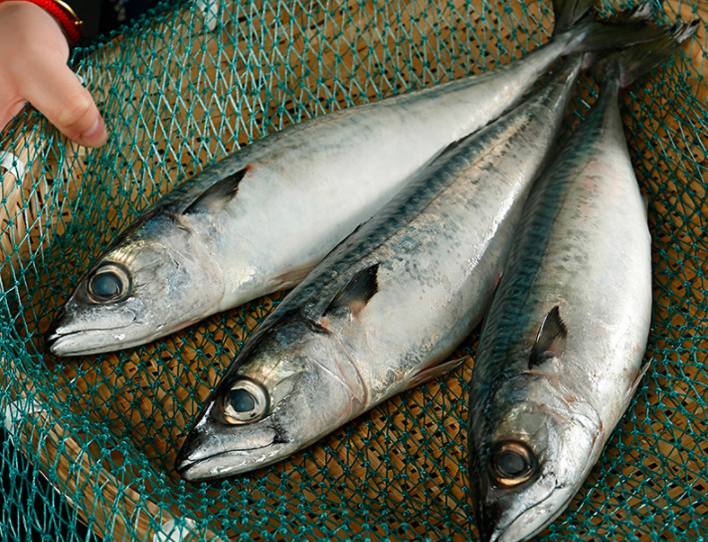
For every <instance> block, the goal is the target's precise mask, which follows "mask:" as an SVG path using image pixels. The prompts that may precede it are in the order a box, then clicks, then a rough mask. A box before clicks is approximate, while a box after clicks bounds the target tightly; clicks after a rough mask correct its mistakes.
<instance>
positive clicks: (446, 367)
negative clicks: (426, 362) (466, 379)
mask: <svg viewBox="0 0 708 542" xmlns="http://www.w3.org/2000/svg"><path fill="white" fill-rule="evenodd" d="M465 359H466V358H460V359H453V360H450V361H446V362H445V363H439V364H437V365H433V366H432V367H426V368H425V369H421V370H420V371H418V372H417V373H416V374H415V375H413V377H412V378H411V379H410V381H409V382H407V383H406V389H410V388H415V387H416V386H419V385H421V384H423V383H424V382H429V381H431V380H434V379H436V378H438V377H440V376H442V375H444V374H446V373H449V372H450V371H454V370H455V369H457V368H458V367H459V366H460V365H462V363H463V362H464V361H465Z"/></svg>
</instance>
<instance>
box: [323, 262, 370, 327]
mask: <svg viewBox="0 0 708 542" xmlns="http://www.w3.org/2000/svg"><path fill="white" fill-rule="evenodd" d="M378 271H379V264H378V263H375V264H374V265H371V266H369V267H367V268H365V269H362V270H361V271H358V272H357V273H356V274H355V275H354V276H353V277H352V279H351V280H350V281H349V283H347V285H346V286H345V287H344V288H342V289H341V290H340V291H339V292H338V293H337V295H335V296H334V299H332V301H331V302H330V304H329V305H328V306H327V308H326V309H325V311H324V313H322V315H323V316H326V315H327V314H328V313H330V312H332V311H335V310H337V309H341V308H344V307H347V308H348V309H349V310H351V311H352V312H353V313H354V314H359V312H361V310H362V309H363V308H364V307H366V304H367V303H368V302H369V300H370V299H371V298H372V297H374V295H375V294H376V292H378V291H379V284H378V281H377V275H378Z"/></svg>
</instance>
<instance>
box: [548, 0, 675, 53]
mask: <svg viewBox="0 0 708 542" xmlns="http://www.w3.org/2000/svg"><path fill="white" fill-rule="evenodd" d="M566 1H567V0H566ZM571 3H573V4H574V6H577V5H579V4H580V3H585V0H574V2H571ZM557 5H558V9H559V10H566V9H567V10H568V11H567V13H570V7H566V2H562V1H561V0H557ZM575 9H576V10H577V13H580V11H581V10H580V9H579V8H577V7H576V8H575ZM585 12H587V10H585ZM585 12H584V13H585ZM565 13H566V12H565V11H561V13H560V15H559V19H558V21H559V24H558V25H557V27H556V28H557V32H556V33H560V32H561V31H562V28H563V25H565V20H566V19H565V18H566V17H571V15H565ZM561 17H564V18H563V19H561ZM561 23H562V24H561ZM565 32H568V33H570V34H571V35H572V36H573V39H572V40H571V41H570V42H569V44H568V46H567V47H566V49H565V54H578V53H588V52H591V51H606V50H608V49H622V48H625V47H629V46H631V45H636V44H638V43H645V42H648V41H653V40H657V39H660V38H663V37H665V36H666V35H667V32H668V30H667V28H666V27H662V26H658V25H656V24H655V23H654V17H653V11H652V8H651V5H650V4H649V2H645V3H644V4H640V5H639V6H638V7H637V8H634V9H632V10H628V11H625V12H622V13H620V14H619V15H618V16H617V17H615V18H614V19H613V20H611V21H607V22H603V21H596V20H594V19H593V18H592V16H590V15H584V16H583V17H582V18H581V19H580V20H576V22H575V23H574V24H572V25H571V26H570V27H569V28H567V29H566V30H565Z"/></svg>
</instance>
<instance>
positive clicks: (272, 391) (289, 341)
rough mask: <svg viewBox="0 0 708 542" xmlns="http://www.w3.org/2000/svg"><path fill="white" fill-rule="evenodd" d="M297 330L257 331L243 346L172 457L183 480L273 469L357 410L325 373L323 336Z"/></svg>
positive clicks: (331, 373) (332, 374)
mask: <svg viewBox="0 0 708 542" xmlns="http://www.w3.org/2000/svg"><path fill="white" fill-rule="evenodd" d="M264 325H266V324H264ZM299 326H300V323H295V325H288V326H286V328H289V329H280V330H276V331H272V330H263V328H261V329H259V330H258V331H257V332H256V335H254V336H253V337H251V339H249V341H248V342H247V343H246V345H245V346H244V348H243V349H242V351H241V352H240V353H239V355H238V357H237V358H236V360H234V362H233V364H232V365H231V367H229V370H228V371H227V373H226V374H225V375H224V377H223V378H222V379H221V381H220V382H219V384H218V385H217V387H216V388H215V389H214V391H213V393H212V394H211V395H210V397H209V398H208V399H207V401H206V404H205V406H204V408H203V409H202V411H201V413H200V415H199V417H198V418H197V420H196V422H195V423H194V425H193V426H192V429H191V430H190V432H189V434H188V435H187V437H186V439H185V441H184V443H183V445H182V448H181V450H180V452H179V454H178V456H177V460H176V463H175V466H176V469H177V471H178V472H179V473H180V475H181V476H182V477H183V478H184V479H185V480H187V481H201V480H210V479H216V478H223V477H227V476H232V475H236V474H241V473H243V472H246V471H250V470H253V469H256V468H259V467H264V466H266V465H270V464H272V463H275V462H277V461H280V460H282V459H284V458H286V457H288V456H290V455H292V454H293V453H294V452H296V451H298V450H300V449H302V448H304V447H306V446H308V445H309V444H311V443H313V442H315V441H316V440H318V439H320V438H321V437H323V436H324V435H326V434H327V433H329V432H330V431H332V430H334V429H336V428H337V427H339V426H340V425H341V424H343V423H344V422H345V421H347V420H348V419H350V418H351V417H353V415H356V414H357V413H359V412H360V411H361V409H360V408H358V407H360V406H361V403H360V402H359V401H358V399H357V398H356V397H355V396H356V393H355V392H353V391H352V389H351V388H350V386H349V385H347V383H346V379H344V378H342V377H341V376H340V375H339V374H337V372H336V370H333V369H332V368H331V367H329V368H328V367H327V364H326V362H325V359H327V357H328V356H331V350H330V349H329V347H328V345H327V341H328V339H327V338H326V336H323V335H322V333H320V332H317V331H315V332H311V331H308V330H307V329H306V328H307V325H304V324H303V325H302V327H303V328H305V329H297V328H298V327H299ZM259 334H260V336H259Z"/></svg>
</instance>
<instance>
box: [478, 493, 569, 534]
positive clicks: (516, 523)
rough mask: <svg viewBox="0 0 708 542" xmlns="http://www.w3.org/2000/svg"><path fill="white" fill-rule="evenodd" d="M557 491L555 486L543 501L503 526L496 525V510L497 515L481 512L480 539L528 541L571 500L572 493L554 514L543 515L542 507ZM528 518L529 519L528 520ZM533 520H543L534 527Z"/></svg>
mask: <svg viewBox="0 0 708 542" xmlns="http://www.w3.org/2000/svg"><path fill="white" fill-rule="evenodd" d="M558 489H560V487H559V486H556V487H555V488H554V489H553V490H551V491H550V492H549V493H548V495H546V496H545V497H544V498H543V499H541V500H540V501H538V502H537V503H535V504H534V505H533V506H529V507H528V508H526V509H525V510H524V511H523V512H521V513H519V514H518V515H517V516H516V517H515V518H514V519H512V520H511V521H508V522H506V523H505V524H504V525H503V526H500V525H499V524H498V521H499V519H500V518H501V513H500V512H501V511H499V510H497V514H488V513H487V511H483V512H482V522H481V523H482V525H480V538H481V539H482V540H483V542H519V541H521V540H529V539H530V538H533V537H534V536H536V535H537V534H538V533H539V532H541V531H542V530H543V529H544V528H545V527H546V526H547V525H548V524H549V523H551V522H552V521H553V520H554V519H555V518H556V517H558V516H559V515H560V513H561V512H563V510H565V508H566V506H567V505H568V504H569V503H570V501H571V500H572V498H573V496H574V493H571V495H570V497H569V498H568V499H567V500H566V501H565V503H564V505H562V506H560V507H557V511H556V512H555V513H554V514H552V515H545V514H543V508H544V507H543V505H544V504H545V503H546V502H547V501H548V500H549V499H551V497H552V496H553V495H554V494H555V492H556V490H558ZM539 507H540V508H541V510H540V511H539V513H535V510H538V509H539ZM529 516H531V517H530V518H529ZM534 519H536V520H538V519H544V521H542V522H541V523H540V524H537V525H534V522H533V520H534ZM536 523H538V522H536ZM529 524H531V525H532V528H533V530H532V531H528V527H529Z"/></svg>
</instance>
